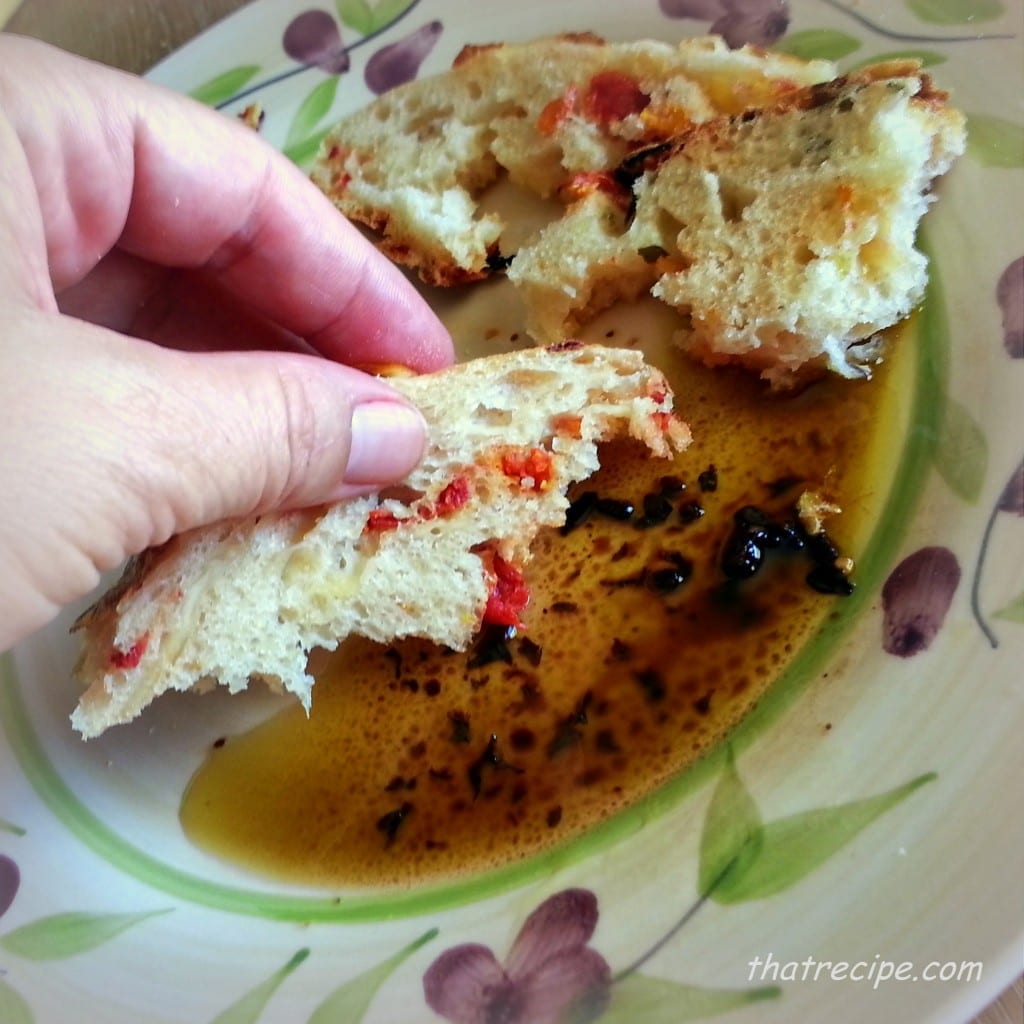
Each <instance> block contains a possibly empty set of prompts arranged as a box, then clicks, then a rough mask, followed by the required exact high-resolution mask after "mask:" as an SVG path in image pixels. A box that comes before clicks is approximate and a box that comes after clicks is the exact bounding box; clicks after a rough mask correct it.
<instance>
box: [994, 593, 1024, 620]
mask: <svg viewBox="0 0 1024 1024" xmlns="http://www.w3.org/2000/svg"><path fill="white" fill-rule="evenodd" d="M995 618H997V619H1005V620H1006V621H1007V622H1019V623H1021V624H1024V594H1018V595H1017V596H1016V597H1015V598H1014V599H1013V600H1012V601H1011V602H1010V603H1009V604H1008V605H1006V606H1005V607H1004V608H1000V609H999V611H997V612H996V613H995Z"/></svg>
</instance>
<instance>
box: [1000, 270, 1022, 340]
mask: <svg viewBox="0 0 1024 1024" xmlns="http://www.w3.org/2000/svg"><path fill="white" fill-rule="evenodd" d="M996 301H997V302H998V303H999V308H1000V309H1001V310H1002V311H1003V344H1004V345H1005V346H1006V351H1007V352H1009V354H1010V356H1011V357H1012V358H1013V359H1024V256H1020V257H1018V258H1017V259H1015V260H1014V261H1013V262H1012V263H1011V264H1010V265H1009V266H1008V267H1007V268H1006V269H1005V270H1004V271H1003V274H1002V277H1000V278H999V283H998V284H997V285H996Z"/></svg>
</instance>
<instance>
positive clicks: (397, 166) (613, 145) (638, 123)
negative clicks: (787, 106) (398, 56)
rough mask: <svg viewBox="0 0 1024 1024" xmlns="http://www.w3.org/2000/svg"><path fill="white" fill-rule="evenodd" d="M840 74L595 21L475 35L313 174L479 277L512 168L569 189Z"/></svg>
mask: <svg viewBox="0 0 1024 1024" xmlns="http://www.w3.org/2000/svg"><path fill="white" fill-rule="evenodd" d="M834 74H835V68H834V66H833V65H832V64H831V63H830V62H827V61H801V60H797V59H796V58H793V57H788V56H786V55H783V54H771V53H766V52H764V51H760V50H755V49H753V48H748V47H744V48H742V49H739V50H730V49H729V48H728V47H727V46H726V45H725V43H724V42H723V41H722V40H721V39H718V38H717V37H705V38H699V39H687V40H684V41H682V42H681V43H679V44H678V46H671V45H669V44H667V43H662V42H655V41H648V40H642V41H638V42H631V43H607V42H605V41H604V40H603V39H601V38H599V37H597V36H595V35H592V34H589V33H583V34H578V35H564V36H557V37H548V38H542V39H537V40H533V41H532V42H529V43H523V44H503V45H493V46H477V47H467V48H466V49H465V50H464V51H463V52H462V54H460V55H459V57H458V58H457V60H456V62H455V65H454V67H453V68H452V69H451V70H450V71H448V72H446V73H444V74H441V75H435V76H432V77H427V78H422V79H418V80H416V81H413V82H409V83H407V84H405V85H402V86H399V87H398V88H396V89H393V90H391V91H390V92H388V93H385V94H384V95H383V96H381V97H380V98H378V99H377V100H376V101H374V102H373V103H372V104H370V106H368V107H366V108H365V109H363V110H360V111H357V112H356V113H353V114H351V115H349V116H348V117H346V118H344V119H343V120H342V121H341V122H339V123H338V124H337V125H336V126H335V127H334V128H333V129H332V131H331V132H330V133H329V134H328V136H327V138H326V139H325V141H324V144H323V146H322V148H321V152H320V155H319V158H318V160H317V162H316V165H315V167H314V169H313V180H314V181H315V182H316V183H317V184H318V185H319V186H320V188H321V189H322V190H323V191H324V192H325V193H326V194H327V195H328V196H329V197H330V198H331V199H332V200H333V201H334V202H335V203H336V205H337V206H338V208H339V209H340V210H341V211H342V212H343V213H345V215H346V216H348V217H349V218H351V219H352V220H356V221H359V222H360V223H362V224H365V225H367V226H368V227H370V228H371V229H373V230H374V231H375V232H378V233H379V235H380V244H381V247H382V248H383V249H384V251H385V252H386V253H388V255H390V256H391V257H392V258H393V259H395V260H396V261H397V262H399V263H402V264H404V265H406V266H409V267H413V268H415V269H416V270H417V272H418V273H419V274H420V276H421V277H422V278H423V279H424V280H425V281H427V282H428V283H430V284H439V285H451V284H459V283H464V282H467V281H474V280H479V279H481V278H483V277H486V276H488V275H489V274H490V273H491V272H492V271H493V269H494V267H495V266H496V265H500V261H499V260H497V257H498V255H499V242H500V239H501V235H502V232H503V230H504V228H505V224H504V223H503V222H502V220H501V218H500V217H499V216H497V215H496V214H494V213H487V214H483V213H481V212H480V209H479V206H478V202H477V200H478V198H479V197H480V195H481V193H482V192H483V191H484V189H485V188H486V187H487V186H488V185H490V184H492V183H493V182H494V181H495V180H496V179H497V178H498V177H499V175H500V174H504V175H507V176H508V178H509V180H510V181H512V182H513V183H514V184H516V185H519V186H521V187H522V188H524V189H527V190H529V191H530V192H533V193H536V194H537V195H539V196H543V197H548V196H555V195H557V194H558V192H559V190H560V189H561V188H562V187H563V186H564V185H565V184H566V183H567V182H569V181H570V180H571V179H572V178H573V177H574V176H575V175H577V174H579V173H583V172H593V171H603V170H610V169H612V168H614V167H616V166H618V164H619V163H621V161H622V160H623V158H624V157H625V156H626V155H627V154H628V153H629V152H630V151H631V150H633V149H635V148H636V147H637V146H642V145H646V144H649V143H652V142H656V141H660V140H664V139H667V138H670V137H672V136H673V135H676V134H678V133H679V132H681V131H683V130H685V129H686V128H688V127H689V126H691V125H693V124H696V123H699V122H701V121H706V120H708V119H710V118H713V117H715V116H716V115H719V114H722V113H733V112H735V111H737V110H742V109H746V108H747V107H748V106H752V105H763V104H764V103H768V102H774V101H775V100H777V99H778V98H779V96H780V95H785V94H786V93H787V92H789V91H791V90H794V89H797V88H799V87H800V86H803V85H807V84H810V83H812V82H820V81H825V80H827V79H828V78H830V77H832V76H833V75H834ZM506 255H510V254H506Z"/></svg>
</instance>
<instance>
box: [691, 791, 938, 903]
mask: <svg viewBox="0 0 1024 1024" xmlns="http://www.w3.org/2000/svg"><path fill="white" fill-rule="evenodd" d="M934 778H936V775H935V773H934V772H929V773H928V774H927V775H920V776H918V777H917V778H916V779H912V780H911V781H910V782H907V783H904V784H903V785H902V786H897V787H896V788H895V789H890V790H888V791H887V792H885V793H879V794H878V795H877V796H872V797H868V798H867V799H865V800H855V801H853V802H852V803H847V804H840V805H839V806H837V807H825V808H821V809H818V810H813V811H804V812H803V813H801V814H794V815H791V816H790V817H787V818H780V819H779V820H778V821H772V822H769V823H768V824H767V825H765V826H764V841H763V842H762V844H761V847H760V850H759V852H758V856H757V858H756V860H754V862H753V863H752V864H750V866H749V867H748V868H747V870H746V871H744V872H743V873H742V874H738V873H735V874H727V875H726V876H725V877H724V878H723V879H722V881H721V882H720V883H719V884H718V885H717V886H716V887H715V889H714V891H713V892H712V893H711V898H712V899H714V900H716V901H717V902H719V903H742V902H745V901H746V900H761V899H765V898H767V897H768V896H774V895H775V894H776V893H778V892H782V890H783V889H788V888H789V887H790V886H791V885H794V884H796V883H797V882H799V881H800V880H801V879H803V878H806V877H807V875H809V874H811V873H812V872H813V871H814V870H815V869H816V868H819V867H820V866H821V865H822V864H824V863H825V861H827V860H828V859H829V858H830V857H832V856H833V855H834V854H835V853H837V852H838V851H839V850H841V849H842V848H843V847H844V846H845V845H846V844H847V843H849V842H850V841H851V840H852V839H854V838H855V837H856V836H857V835H859V834H860V833H861V832H863V831H864V829H866V828H867V827H868V825H870V824H872V822H874V821H876V820H877V819H878V818H880V817H881V816H882V815H883V814H885V813H886V811H890V810H892V808H894V807H895V806H896V805H897V804H899V803H902V802H903V801H904V800H905V799H906V798H907V797H908V796H910V794H911V793H914V792H916V791H917V790H918V789H920V788H921V787H922V786H923V785H925V784H926V783H928V782H931V781H932V780H933V779H934Z"/></svg>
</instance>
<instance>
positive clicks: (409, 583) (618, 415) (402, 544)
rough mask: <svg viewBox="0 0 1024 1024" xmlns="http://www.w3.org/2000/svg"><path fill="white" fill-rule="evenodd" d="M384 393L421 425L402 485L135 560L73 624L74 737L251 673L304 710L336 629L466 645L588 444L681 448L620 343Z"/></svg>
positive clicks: (587, 460)
mask: <svg viewBox="0 0 1024 1024" xmlns="http://www.w3.org/2000/svg"><path fill="white" fill-rule="evenodd" d="M392 383H393V384H394V386H395V388H397V389H398V390H399V391H401V392H402V393H404V394H405V395H406V396H408V398H409V399H410V400H411V401H413V402H414V403H415V404H416V405H417V406H418V407H419V408H420V409H421V410H422V412H423V414H424V416H425V418H426V420H427V423H428V426H429V436H428V441H427V449H426V453H425V455H424V458H423V461H422V463H421V464H420V466H419V467H418V468H417V469H416V470H414V471H413V472H412V473H411V474H410V475H409V477H408V478H407V479H406V480H405V481H404V484H403V485H402V486H400V487H396V488H389V489H388V490H387V491H386V492H383V493H380V494H376V495H372V496H368V497H361V498H357V499H355V500H352V501H348V502H344V503H341V504H338V505H333V506H330V507H323V508H318V509H313V510H308V511H299V512H292V513H283V514H275V515H266V516H260V517H252V518H247V519H242V520H238V521H233V522H227V523H223V524H220V525H217V526H212V527H207V528H203V529H199V530H196V531H193V532H191V533H188V534H185V535H183V536H179V537H176V538H174V539H172V540H171V541H169V542H168V543H167V544H165V545H163V546H162V547H160V548H158V549H154V550H151V551H148V552H146V553H144V554H143V555H141V556H140V557H138V558H136V559H133V560H132V561H131V563H130V564H129V566H128V567H127V569H126V571H125V573H124V575H123V577H122V579H121V581H120V583H119V584H117V585H116V586H115V588H114V589H113V590H112V591H111V592H109V593H108V594H107V595H106V596H105V597H104V598H102V599H101V600H100V601H99V602H98V603H97V604H96V605H94V606H93V607H92V608H91V609H90V610H89V611H87V612H86V613H85V614H84V615H83V616H81V617H80V619H79V621H78V622H77V623H76V626H75V628H76V630H77V631H78V632H79V634H80V636H81V639H82V654H81V657H80V659H79V664H78V666H77V668H76V675H77V676H78V678H79V679H80V681H81V682H82V683H83V684H84V685H85V686H86V687H87V689H86V690H85V692H84V694H83V695H82V697H81V701H80V703H79V706H78V708H77V709H76V710H75V712H74V714H73V715H72V722H73V724H74V726H75V728H76V729H78V730H79V731H80V732H81V733H82V734H83V735H84V736H86V737H92V736H96V735H98V734H99V733H101V732H102V731H103V730H104V729H106V728H107V727H109V726H111V725H114V724H117V723H121V722H127V721H129V720H131V719H132V718H134V717H136V716H137V715H138V714H139V712H140V711H141V710H142V709H143V708H144V707H145V706H146V705H148V704H149V703H150V702H151V701H152V700H153V699H154V698H155V697H157V696H158V695H159V694H161V693H163V692H165V691H166V690H172V689H173V690H187V689H189V688H191V687H192V686H193V685H194V684H195V683H196V682H197V681H205V682H212V681H216V682H218V683H220V684H221V685H223V686H226V687H228V689H229V690H231V691H233V692H234V691H237V690H240V689H243V688H244V687H245V686H246V685H247V684H248V682H249V680H250V678H262V679H264V680H266V681H267V682H268V683H269V684H270V685H272V686H274V687H277V688H280V689H283V690H286V691H288V692H290V693H293V694H294V695H295V696H297V697H298V698H299V700H300V701H301V702H302V703H303V704H304V705H305V706H306V707H307V708H308V707H309V704H310V688H311V686H312V684H313V679H312V677H311V676H310V675H309V674H308V672H307V666H306V660H307V655H308V654H309V652H310V651H311V650H312V649H313V648H315V647H321V648H326V649H329V650H332V649H334V648H335V647H336V646H337V645H338V644H339V643H340V642H341V641H342V640H343V639H344V638H345V637H346V636H349V635H350V634H359V635H362V636H365V637H369V638H371V639H373V640H378V641H381V642H388V641H391V640H393V639H395V638H398V637H403V636H418V637H425V638H427V639H430V640H433V641H436V642H437V643H439V644H445V645H447V646H449V647H452V648H456V649H464V648H465V647H466V646H467V645H468V644H469V642H470V640H471V639H472V638H473V636H474V635H475V634H476V632H477V631H478V629H479V627H480V625H481V623H482V621H484V619H485V617H486V619H487V620H488V621H493V622H498V623H502V624H505V625H515V624H516V623H517V621H518V615H519V612H520V611H521V610H522V607H523V602H524V600H525V598H526V595H527V591H526V590H525V584H524V581H523V577H522V574H521V569H522V567H523V566H524V565H525V563H526V562H527V561H528V559H529V551H530V544H531V541H532V540H533V538H534V537H535V536H536V534H537V532H538V531H539V530H540V529H541V528H542V527H545V526H558V525H560V524H561V523H562V522H563V521H564V516H565V511H566V508H567V507H568V501H567V499H566V497H565V491H566V489H567V488H568V487H569V485H570V484H571V483H573V482H575V481H577V480H581V479H584V478H586V477H588V476H590V475H591V474H592V473H593V472H594V471H595V470H596V469H597V467H598V451H597V445H598V442H599V441H603V440H609V439H611V438H617V437H633V438H636V439H637V440H638V441H640V442H642V443H643V444H645V445H647V447H648V448H649V449H650V450H651V451H652V452H653V453H654V454H655V455H658V456H669V455H671V454H672V452H673V451H674V450H677V449H682V448H684V447H685V446H686V445H687V444H688V442H689V431H688V429H687V428H686V426H685V425H684V424H683V423H682V422H681V421H679V420H678V419H676V418H675V417H674V415H673V414H672V394H671V391H670V389H669V387H668V385H667V383H666V381H665V379H664V377H663V376H662V374H661V373H660V372H659V371H657V370H656V369H654V368H652V367H650V366H648V365H647V364H646V363H645V362H644V358H643V356H642V355H641V354H640V353H638V352H636V351H632V350H628V349H613V348H604V347H599V346H584V345H582V344H580V343H578V342H568V343H565V344H563V345H560V346H555V347H552V348H547V349H542V348H534V349H528V350H526V351H521V352H514V353H509V354H504V355H496V356H489V357H486V358H483V359H477V360H473V361H469V362H466V363H463V364H460V365H456V366H455V367H453V368H451V369H448V370H445V371H442V372H440V373H436V374H431V375H426V376H410V377H406V378H395V379H394V380H393V381H392Z"/></svg>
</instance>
